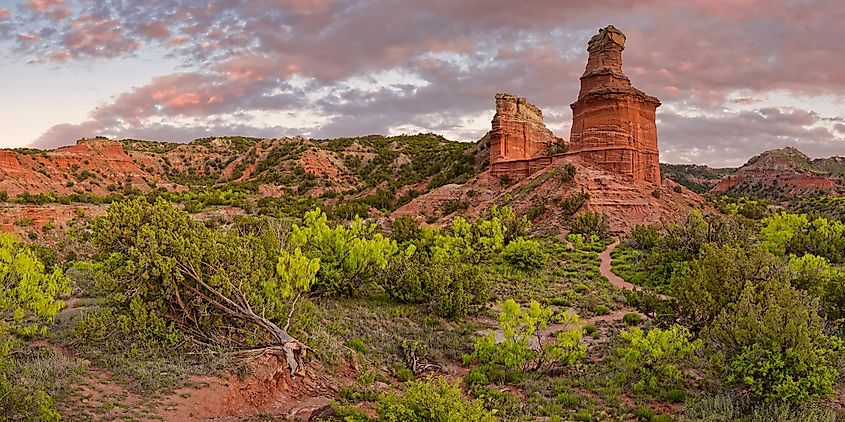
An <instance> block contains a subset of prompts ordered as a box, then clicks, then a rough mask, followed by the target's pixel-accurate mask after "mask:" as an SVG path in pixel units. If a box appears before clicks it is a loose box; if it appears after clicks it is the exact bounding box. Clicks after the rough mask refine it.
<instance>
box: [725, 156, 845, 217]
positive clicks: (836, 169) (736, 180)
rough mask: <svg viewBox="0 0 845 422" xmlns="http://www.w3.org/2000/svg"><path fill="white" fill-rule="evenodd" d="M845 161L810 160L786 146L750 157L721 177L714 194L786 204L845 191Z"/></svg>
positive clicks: (836, 194) (841, 159) (830, 159)
mask: <svg viewBox="0 0 845 422" xmlns="http://www.w3.org/2000/svg"><path fill="white" fill-rule="evenodd" d="M838 163H845V159H843V158H842V157H830V158H819V159H815V160H813V159H811V158H810V157H808V156H807V155H805V154H804V153H802V152H801V151H799V150H797V149H795V148H792V147H786V148H782V149H773V150H770V151H766V152H764V153H762V154H760V155H758V156H756V157H753V158H751V159H750V160H748V162H747V163H745V164H744V165H743V166H742V167H740V168H739V169H737V170H736V172H734V173H733V174H731V175H729V176H727V177H725V178H724V179H722V180H721V181H720V182H719V183H718V184H717V185H716V186H715V187H713V189H711V190H710V192H711V193H713V194H716V195H722V194H730V195H749V196H756V197H759V198H765V199H768V200H771V201H772V202H774V203H786V202H790V201H793V200H795V199H798V198H803V197H814V196H820V195H831V196H838V195H841V194H845V167H840V166H839V165H837V164H838Z"/></svg>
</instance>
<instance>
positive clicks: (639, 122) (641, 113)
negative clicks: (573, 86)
mask: <svg viewBox="0 0 845 422" xmlns="http://www.w3.org/2000/svg"><path fill="white" fill-rule="evenodd" d="M624 49H625V35H624V34H623V33H622V32H621V31H619V30H618V29H616V28H614V27H613V26H612V25H611V26H608V27H606V28H604V29H601V30H599V33H598V34H596V35H594V36H593V37H592V38H591V39H590V42H589V44H588V47H587V51H588V52H589V58H588V60H587V67H586V70H585V71H584V75H583V76H581V91H580V92H579V94H578V100H577V101H575V102H574V103H573V104H572V105H571V106H570V107H571V108H572V132H571V134H570V139H569V142H570V146H569V151H570V152H571V153H573V154H577V155H578V156H579V157H581V158H582V159H583V160H584V161H586V162H588V163H592V164H595V165H597V166H599V167H602V168H604V169H606V170H608V171H610V172H613V173H619V174H623V175H627V176H630V177H631V178H632V179H633V180H634V181H647V182H651V183H660V163H659V158H658V148H657V126H656V124H655V112H656V110H657V107H659V106H660V101H659V100H658V99H657V98H655V97H652V96H649V95H646V94H645V93H643V92H642V91H640V90H638V89H636V88H634V87H632V86H631V81H630V80H629V79H628V77H627V76H625V74H624V73H623V72H622V50H624Z"/></svg>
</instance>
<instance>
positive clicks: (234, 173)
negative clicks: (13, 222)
mask: <svg viewBox="0 0 845 422" xmlns="http://www.w3.org/2000/svg"><path fill="white" fill-rule="evenodd" d="M475 147H476V146H475V144H471V143H464V142H455V141H449V140H447V139H445V138H443V137H441V136H439V135H433V134H418V135H402V136H391V137H387V136H380V135H372V136H362V137H355V138H338V139H306V138H302V137H296V138H281V139H258V138H247V137H217V138H205V139H197V140H195V141H193V142H190V143H187V144H177V143H169V142H154V141H142V140H134V139H124V140H109V139H105V138H96V139H87V140H81V141H78V142H77V144H76V145H73V146H69V147H62V148H58V149H55V150H36V149H17V150H8V149H7V150H0V191H2V192H5V193H6V195H7V197H9V198H14V197H17V196H20V195H25V196H26V195H34V194H39V193H43V194H47V193H49V194H52V195H54V196H72V197H74V198H77V199H78V198H81V197H84V196H107V195H112V194H116V193H125V192H136V191H140V192H143V193H146V192H151V191H155V190H162V191H177V192H178V191H185V190H190V189H192V188H199V187H202V188H210V187H226V186H237V187H240V188H246V189H247V190H252V191H256V192H257V191H259V190H260V191H261V192H262V193H263V194H265V195H269V196H280V195H289V194H294V195H303V194H307V195H309V196H320V195H325V194H328V195H337V194H347V195H354V194H357V193H363V192H365V191H367V190H370V189H373V188H375V187H377V186H379V187H380V188H382V189H388V190H390V191H391V193H392V192H393V191H394V190H397V189H400V188H403V187H413V188H414V189H417V190H421V191H426V190H428V189H431V188H434V187H438V186H442V185H444V184H446V183H453V182H461V181H465V180H467V178H468V177H470V176H472V175H473V174H475V173H478V172H479V171H481V170H482V166H483V163H481V162H476V156H475V155H476V151H475Z"/></svg>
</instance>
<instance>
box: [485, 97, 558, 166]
mask: <svg viewBox="0 0 845 422" xmlns="http://www.w3.org/2000/svg"><path fill="white" fill-rule="evenodd" d="M492 124H493V129H492V131H491V132H490V162H491V163H496V162H503V161H513V160H525V159H529V158H534V157H537V156H542V155H544V154H545V152H546V150H547V149H548V147H549V146H550V145H551V144H553V143H554V142H555V141H556V138H555V136H554V134H553V133H552V131H550V130H549V129H548V128H546V124H545V123H544V122H543V112H542V111H540V109H539V108H537V107H536V106H535V105H533V104H531V103H529V102H528V100H526V99H525V98H522V97H517V96H514V95H511V94H496V115H495V116H493V122H492Z"/></svg>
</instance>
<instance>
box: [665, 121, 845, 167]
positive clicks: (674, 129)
mask: <svg viewBox="0 0 845 422" xmlns="http://www.w3.org/2000/svg"><path fill="white" fill-rule="evenodd" d="M825 120H826V119H825V118H822V117H820V116H819V115H818V114H816V113H815V112H812V111H807V110H800V109H792V108H761V109H756V110H749V111H741V112H724V113H718V114H715V115H710V116H694V117H690V116H683V115H681V114H678V113H671V112H670V113H666V112H663V113H659V121H658V137H659V139H660V141H659V142H660V143H661V145H660V147H661V154H662V155H661V159H662V160H663V161H666V162H671V163H717V164H718V165H728V166H739V165H742V164H743V163H744V162H745V161H746V160H747V159H748V158H749V157H751V156H754V155H756V154H758V153H760V152H762V151H764V150H769V149H773V148H782V147H785V146H793V147H796V148H798V149H800V150H801V151H803V152H804V153H806V154H809V155H811V156H816V157H827V156H831V155H842V152H843V151H845V132H842V131H838V129H837V128H836V127H835V126H834V128H833V129H830V128H828V127H826V126H825V125H824V122H825ZM836 131H838V132H839V135H836V134H835V132H836Z"/></svg>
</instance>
